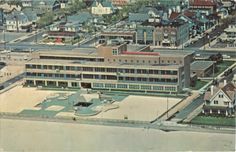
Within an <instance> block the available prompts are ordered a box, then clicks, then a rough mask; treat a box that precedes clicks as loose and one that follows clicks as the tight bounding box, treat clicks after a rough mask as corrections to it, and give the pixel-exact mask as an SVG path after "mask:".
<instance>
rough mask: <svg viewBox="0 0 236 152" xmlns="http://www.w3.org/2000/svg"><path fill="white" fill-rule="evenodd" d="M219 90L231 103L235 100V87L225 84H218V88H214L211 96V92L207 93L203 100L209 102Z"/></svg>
mask: <svg viewBox="0 0 236 152" xmlns="http://www.w3.org/2000/svg"><path fill="white" fill-rule="evenodd" d="M219 90H222V91H223V92H224V93H225V94H226V95H227V96H228V98H229V99H230V100H231V101H233V100H234V99H235V94H236V87H235V85H234V84H232V83H227V84H226V85H225V86H223V84H219V86H218V87H215V86H214V87H213V94H211V90H209V91H207V92H206V93H205V95H204V100H210V99H211V98H212V97H213V96H215V95H217V93H218V92H219Z"/></svg>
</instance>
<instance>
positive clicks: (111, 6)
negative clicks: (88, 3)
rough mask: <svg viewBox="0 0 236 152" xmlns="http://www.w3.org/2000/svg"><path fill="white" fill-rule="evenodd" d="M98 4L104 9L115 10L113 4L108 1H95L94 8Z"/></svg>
mask: <svg viewBox="0 0 236 152" xmlns="http://www.w3.org/2000/svg"><path fill="white" fill-rule="evenodd" d="M96 3H100V4H101V5H102V6H103V7H110V8H114V7H113V5H112V3H111V2H109V1H107V0H94V1H93V4H92V7H96V6H97V5H96Z"/></svg>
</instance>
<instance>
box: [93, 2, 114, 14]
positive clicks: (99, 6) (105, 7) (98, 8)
mask: <svg viewBox="0 0 236 152" xmlns="http://www.w3.org/2000/svg"><path fill="white" fill-rule="evenodd" d="M115 11H116V8H115V7H114V6H113V5H112V3H111V2H109V1H107V0H94V1H93V4H92V14H95V15H109V14H113V13H115Z"/></svg>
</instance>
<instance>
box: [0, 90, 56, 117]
mask: <svg viewBox="0 0 236 152" xmlns="http://www.w3.org/2000/svg"><path fill="white" fill-rule="evenodd" d="M58 93H60V91H48V90H37V88H26V87H22V86H16V87H14V88H13V89H11V90H8V91H7V92H5V93H3V94H0V112H13V113H19V112H21V111H22V110H24V109H33V108H34V107H35V106H36V105H37V104H39V103H41V102H42V101H43V100H45V99H46V97H47V96H50V95H53V94H58Z"/></svg>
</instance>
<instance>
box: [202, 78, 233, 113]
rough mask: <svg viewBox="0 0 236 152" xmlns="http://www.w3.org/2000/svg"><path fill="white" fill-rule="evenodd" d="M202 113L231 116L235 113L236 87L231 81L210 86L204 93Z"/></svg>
mask: <svg viewBox="0 0 236 152" xmlns="http://www.w3.org/2000/svg"><path fill="white" fill-rule="evenodd" d="M204 101H205V103H204V106H203V110H202V113H203V114H206V115H223V116H232V115H234V114H235V101H236V87H235V85H234V84H233V83H230V82H229V83H227V82H226V80H225V81H224V83H220V84H219V86H211V88H210V89H209V90H208V91H207V92H206V93H205V95H204Z"/></svg>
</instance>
